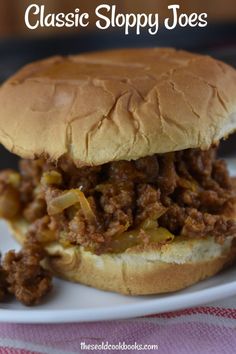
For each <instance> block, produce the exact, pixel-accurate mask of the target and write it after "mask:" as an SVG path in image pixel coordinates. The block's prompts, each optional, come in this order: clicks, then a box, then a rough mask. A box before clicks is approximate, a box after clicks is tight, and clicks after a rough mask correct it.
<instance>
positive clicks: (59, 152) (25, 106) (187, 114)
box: [0, 48, 236, 295]
mask: <svg viewBox="0 0 236 354" xmlns="http://www.w3.org/2000/svg"><path fill="white" fill-rule="evenodd" d="M235 89H236V71H235V70H234V69H233V68H231V67H230V66H228V65H226V64H224V63H222V62H220V61H218V60H215V59H213V58H210V57H208V56H202V55H196V54H192V53H187V52H185V51H177V50H174V49H168V48H165V49H163V48H162V49H161V48H154V49H150V48H149V49H124V50H114V51H107V52H96V53H88V54H81V55H76V56H69V57H53V58H49V59H46V60H41V61H38V62H35V63H33V64H29V65H27V66H25V67H24V68H23V69H21V70H20V71H19V72H18V73H16V74H15V75H14V76H13V77H11V78H10V79H9V80H8V81H6V82H5V83H4V84H3V86H2V87H1V89H0V117H1V119H0V141H1V142H2V143H3V145H5V147H6V148H7V149H8V150H10V151H11V152H13V153H15V154H17V155H19V156H21V157H23V158H29V159H34V158H41V157H42V158H45V159H44V160H43V161H47V162H48V160H51V161H52V162H53V163H54V164H56V163H57V162H58V160H59V159H60V158H61V157H64V158H65V159H68V161H69V160H72V161H73V162H74V163H75V165H76V166H77V167H82V166H96V165H102V164H104V163H107V162H113V161H120V160H127V161H129V160H136V159H139V158H141V157H147V156H151V155H154V154H162V153H168V152H174V151H181V150H184V149H191V148H200V149H209V148H210V147H211V146H212V144H215V143H218V142H219V140H220V139H221V138H225V137H227V135H228V134H229V133H231V132H233V131H234V130H236V95H235ZM59 163H60V161H59ZM58 165H59V164H58ZM76 188H77V187H76ZM10 226H11V229H12V231H13V234H14V235H15V236H16V237H17V239H18V240H19V241H20V242H21V243H23V242H24V238H25V235H26V232H27V229H28V225H27V224H26V222H25V221H24V220H15V221H11V222H10ZM222 236H224V235H222ZM222 238H223V239H224V237H222ZM46 250H47V252H48V255H49V257H47V259H46V261H45V267H47V268H49V269H51V270H52V271H53V273H54V274H57V275H59V276H61V277H63V278H65V279H68V280H71V281H76V282H80V283H83V284H86V285H90V286H94V287H97V288H99V289H104V290H111V291H117V292H120V293H123V294H132V295H141V294H153V293H163V292H170V291H176V290H179V289H182V288H185V287H187V286H189V285H191V284H193V283H196V282H198V281H200V280H202V279H204V278H206V277H209V276H212V275H214V274H216V273H217V272H218V271H219V270H221V269H222V268H223V267H225V266H227V265H228V264H230V263H231V262H232V261H233V260H234V259H235V257H236V247H235V242H234V241H233V237H226V238H225V241H224V243H223V244H219V243H216V241H215V238H214V237H213V236H211V235H209V237H205V238H199V239H197V238H194V239H191V238H190V237H189V238H187V237H185V238H183V237H182V236H177V237H175V239H174V241H173V242H171V243H168V244H165V245H160V244H158V245H155V246H154V244H150V245H149V246H145V247H141V246H139V247H132V248H129V249H127V250H126V251H124V252H122V253H119V254H111V253H110V254H108V253H106V254H101V255H99V256H98V255H95V254H93V253H91V252H88V251H86V250H85V249H84V248H83V247H82V246H70V247H67V248H63V247H62V245H61V244H59V243H51V244H49V245H47V246H46Z"/></svg>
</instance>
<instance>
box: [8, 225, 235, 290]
mask: <svg viewBox="0 0 236 354" xmlns="http://www.w3.org/2000/svg"><path fill="white" fill-rule="evenodd" d="M9 227H10V229H11V231H12V233H13V235H14V236H15V238H16V239H17V240H18V242H20V243H21V244H23V243H24V239H25V234H26V232H27V228H28V225H27V223H26V222H25V221H24V220H15V221H12V222H9ZM46 251H47V253H48V255H49V257H47V258H46V260H45V263H44V267H45V268H47V269H49V270H50V271H52V273H53V274H55V275H57V276H59V277H61V278H63V279H66V280H69V281H73V282H79V283H82V284H85V285H89V286H92V287H95V288H98V289H101V290H108V291H114V292H118V293H122V294H125V295H146V294H159V293H166V292H173V291H177V290H180V289H183V288H186V287H188V286H190V285H192V284H194V283H197V282H199V281H200V280H203V279H205V278H207V277H210V276H212V275H214V274H216V273H218V272H219V271H220V270H221V269H223V268H224V267H226V266H229V265H230V264H232V263H233V262H234V261H235V258H236V242H235V241H234V240H232V238H230V237H228V238H227V239H226V241H225V242H224V243H223V244H219V243H216V242H215V241H214V238H213V237H208V238H204V239H187V238H182V237H177V238H175V240H174V241H173V242H172V243H170V244H165V245H162V246H158V247H157V246H156V247H155V246H154V245H150V246H148V247H146V248H141V247H132V248H130V249H128V250H126V251H125V252H123V253H120V254H108V253H107V254H102V255H95V254H93V253H91V252H88V251H85V250H84V249H83V247H80V246H77V247H69V248H64V247H62V245H60V244H59V243H52V244H50V245H48V246H47V247H46Z"/></svg>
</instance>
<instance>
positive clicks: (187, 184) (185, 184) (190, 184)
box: [178, 177, 197, 192]
mask: <svg viewBox="0 0 236 354" xmlns="http://www.w3.org/2000/svg"><path fill="white" fill-rule="evenodd" d="M178 185H179V186H180V187H182V188H185V189H190V190H191V191H192V192H196V191H197V182H195V181H194V180H191V181H189V180H188V179H186V178H182V177H181V178H179V179H178Z"/></svg>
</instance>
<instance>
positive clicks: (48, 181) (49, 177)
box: [41, 171, 62, 185]
mask: <svg viewBox="0 0 236 354" xmlns="http://www.w3.org/2000/svg"><path fill="white" fill-rule="evenodd" d="M41 183H42V184H43V185H60V184H62V175H61V174H60V173H59V172H57V171H47V172H44V173H43V175H42V177H41Z"/></svg>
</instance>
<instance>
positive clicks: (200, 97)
mask: <svg viewBox="0 0 236 354" xmlns="http://www.w3.org/2000/svg"><path fill="white" fill-rule="evenodd" d="M235 87H236V71H235V70H234V69H233V68H231V67H230V66H228V65H226V64H224V63H222V62H220V61H218V60H215V59H213V58H211V57H208V56H202V55H196V54H191V53H187V52H185V51H177V50H174V49H168V48H165V49H164V48H152V49H151V48H146V49H123V50H113V51H107V52H95V53H88V54H81V55H75V56H69V57H53V58H49V59H46V60H41V61H38V62H35V63H33V64H29V65H26V66H25V67H24V68H23V69H21V70H20V71H19V72H18V73H16V74H15V75H14V76H13V77H11V78H10V79H9V80H8V81H6V82H5V83H4V84H3V86H2V88H1V90H0V117H1V120H0V140H1V142H2V144H3V145H5V147H6V148H7V149H8V150H10V151H11V152H13V153H15V154H17V155H20V156H22V157H24V158H30V159H32V158H35V157H39V156H45V157H46V158H50V159H51V160H53V161H57V160H58V159H59V158H60V157H61V156H63V155H67V156H69V157H71V158H72V160H73V161H74V162H75V164H76V165H77V166H84V165H101V164H103V163H106V162H110V161H115V160H131V159H134V160H135V159H138V158H140V157H144V156H148V155H153V154H155V153H166V152H169V151H177V150H183V149H187V148H196V147H199V148H201V149H208V148H209V147H210V146H211V145H212V144H213V143H215V142H218V141H219V140H220V139H221V138H223V137H226V136H227V135H228V134H229V133H230V132H232V131H233V130H235V129H236V95H235ZM40 137H43V138H40Z"/></svg>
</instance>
